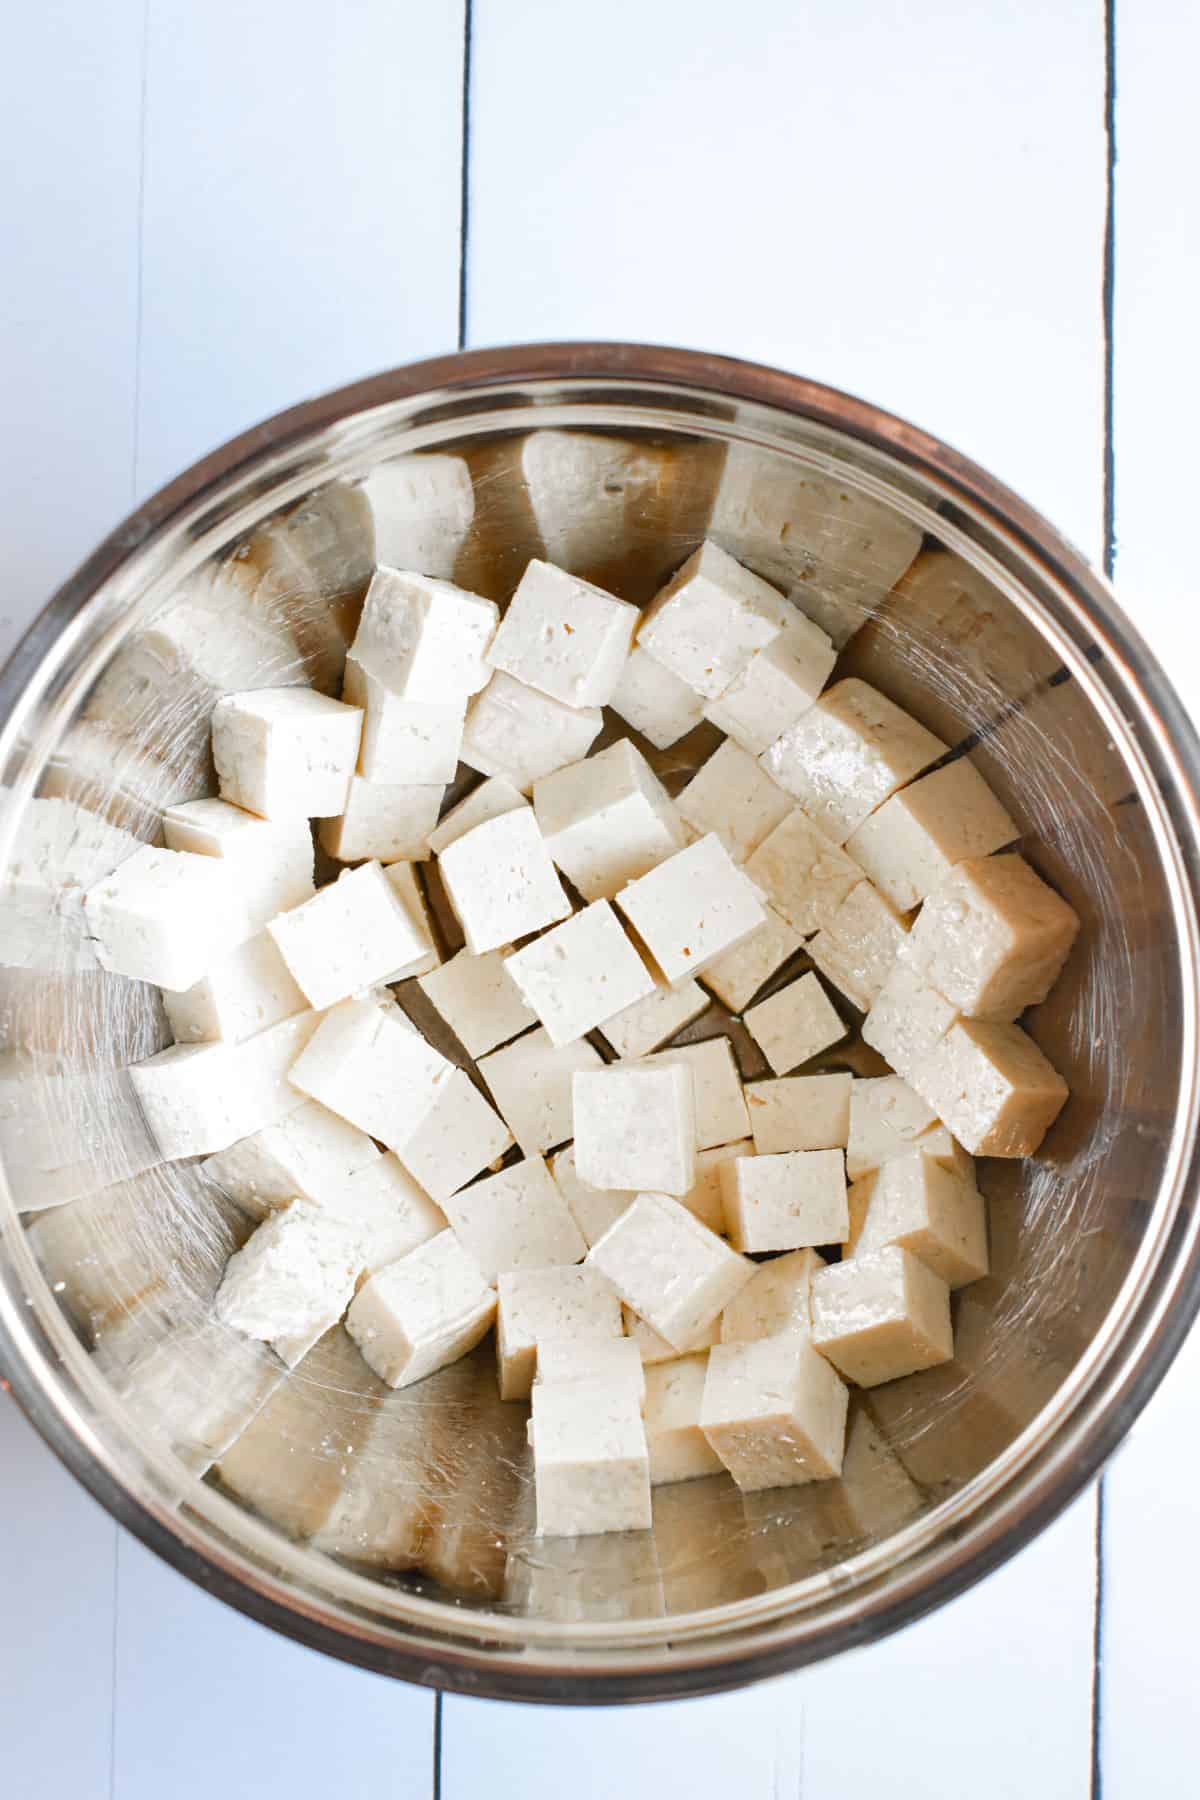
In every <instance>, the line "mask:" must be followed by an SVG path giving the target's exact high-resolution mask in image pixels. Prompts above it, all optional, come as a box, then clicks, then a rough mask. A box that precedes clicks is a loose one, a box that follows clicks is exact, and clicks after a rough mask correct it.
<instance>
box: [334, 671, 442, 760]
mask: <svg viewBox="0 0 1200 1800" xmlns="http://www.w3.org/2000/svg"><path fill="white" fill-rule="evenodd" d="M342 699H343V700H344V701H346V702H347V704H348V705H350V706H359V707H361V708H362V714H363V728H362V742H361V744H360V745H359V750H358V772H359V774H360V775H363V776H365V777H366V779H367V780H368V781H375V782H381V783H383V784H384V785H390V786H393V787H399V786H405V785H407V786H410V787H411V786H418V787H420V786H424V787H434V786H444V785H445V783H446V782H448V781H453V780H454V772H455V770H456V769H457V768H458V753H459V751H460V749H461V748H462V737H463V725H464V722H465V720H466V716H467V700H466V696H465V695H463V696H462V697H461V698H460V699H458V700H451V701H449V702H448V703H445V704H443V705H438V704H437V703H435V702H433V701H423V700H398V699H397V698H396V696H395V694H393V693H392V691H391V690H390V688H386V687H384V685H383V683H382V681H377V680H376V679H375V677H374V676H373V675H368V674H367V671H366V670H365V669H364V668H363V666H362V664H361V663H360V662H359V661H358V660H357V659H356V658H355V657H353V656H348V657H347V658H346V673H345V677H344V679H343V681H342Z"/></svg>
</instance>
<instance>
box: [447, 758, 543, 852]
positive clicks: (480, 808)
mask: <svg viewBox="0 0 1200 1800" xmlns="http://www.w3.org/2000/svg"><path fill="white" fill-rule="evenodd" d="M528 805H529V802H528V800H527V799H526V798H525V796H524V794H521V793H518V792H517V790H516V788H515V787H514V786H513V784H512V782H511V781H506V780H505V779H504V777H503V775H492V776H490V777H489V779H488V780H487V781H481V782H480V784H479V786H478V787H477V788H472V790H471V792H470V793H469V794H468V795H467V797H466V799H465V800H460V801H459V803H458V805H457V806H452V807H451V808H450V810H449V812H447V813H443V815H442V817H441V818H440V819H439V820H438V823H437V825H436V827H435V828H434V830H433V831H431V832H430V834H429V848H430V849H431V850H432V851H433V853H434V855H435V856H440V855H441V854H442V851H443V850H444V849H445V848H446V845H447V844H453V843H454V842H455V840H456V839H457V838H460V837H463V836H464V835H465V833H466V832H468V831H471V830H472V829H473V828H474V827H475V826H476V825H482V824H484V823H485V822H486V821H487V820H488V819H498V818H499V817H500V814H501V813H506V812H517V811H519V809H520V808H521V807H522V806H528Z"/></svg>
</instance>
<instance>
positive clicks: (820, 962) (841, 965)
mask: <svg viewBox="0 0 1200 1800" xmlns="http://www.w3.org/2000/svg"><path fill="white" fill-rule="evenodd" d="M907 935H908V933H907V928H906V926H905V923H904V921H903V919H902V918H901V917H900V915H899V913H898V912H896V910H895V908H894V907H893V906H891V905H890V904H889V902H888V901H887V900H885V899H884V897H883V895H882V894H881V893H880V892H879V890H878V888H875V887H872V885H871V883H870V882H869V881H860V882H859V884H858V886H857V887H856V888H852V889H851V890H850V892H849V893H848V894H847V895H846V898H845V899H844V900H843V901H842V904H841V905H840V906H839V907H838V909H837V911H836V912H835V913H834V915H833V917H832V918H831V919H830V921H829V923H828V924H827V925H824V926H822V928H821V930H820V931H818V932H817V934H816V936H815V937H811V938H810V939H809V940H808V954H809V955H810V956H811V957H812V959H813V961H814V962H815V963H816V965H817V967H818V969H820V971H821V973H822V975H824V976H825V978H826V980H827V981H830V982H832V984H833V986H834V987H836V988H837V990H838V992H839V993H841V994H844V995H845V996H846V998H847V1000H849V1002H850V1004H851V1006H856V1007H857V1008H858V1010H859V1012H867V1011H868V1010H869V1009H870V1007H871V1005H872V1004H873V1002H874V1001H875V999H876V997H877V995H878V994H879V991H880V989H881V988H882V987H883V984H884V982H885V981H886V980H887V978H888V975H889V974H890V973H891V970H892V968H893V966H894V965H895V962H896V958H897V957H898V956H899V955H900V952H901V950H902V949H903V946H904V943H905V941H906V938H907Z"/></svg>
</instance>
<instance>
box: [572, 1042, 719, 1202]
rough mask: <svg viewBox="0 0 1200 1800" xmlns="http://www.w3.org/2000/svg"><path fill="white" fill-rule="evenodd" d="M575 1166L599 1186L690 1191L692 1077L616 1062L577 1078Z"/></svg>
mask: <svg viewBox="0 0 1200 1800" xmlns="http://www.w3.org/2000/svg"><path fill="white" fill-rule="evenodd" d="M572 1103H573V1112H574V1121H575V1145H574V1149H575V1167H576V1171H577V1173H578V1174H579V1176H580V1177H581V1179H582V1180H584V1181H586V1182H588V1183H589V1184H590V1185H591V1186H592V1187H597V1188H629V1189H635V1190H636V1189H637V1188H639V1187H642V1186H645V1185H647V1184H648V1185H650V1186H652V1187H653V1188H654V1190H655V1191H656V1192H659V1193H664V1194H675V1195H680V1194H686V1193H687V1192H688V1191H689V1190H690V1188H691V1187H692V1184H693V1182H694V1181H695V1176H696V1107H695V1098H694V1092H693V1085H692V1077H691V1075H690V1073H689V1072H688V1070H687V1069H685V1068H681V1067H680V1066H679V1065H678V1064H671V1063H667V1064H663V1065H659V1066H656V1067H650V1066H648V1065H647V1063H646V1062H645V1061H643V1062H640V1063H637V1064H632V1065H631V1064H616V1063H614V1064H612V1065H611V1066H610V1067H608V1068H605V1069H591V1070H580V1071H579V1072H578V1073H577V1074H576V1075H575V1076H574V1077H573V1080H572Z"/></svg>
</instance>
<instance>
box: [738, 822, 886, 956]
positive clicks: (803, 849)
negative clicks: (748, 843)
mask: <svg viewBox="0 0 1200 1800" xmlns="http://www.w3.org/2000/svg"><path fill="white" fill-rule="evenodd" d="M746 873H747V875H748V876H749V877H750V879H751V881H753V882H754V884H755V886H756V887H757V888H759V889H760V891H761V892H762V893H764V894H765V895H766V897H767V899H768V900H769V901H770V902H771V905H772V906H773V907H774V909H775V911H776V912H777V913H778V914H779V916H780V917H781V918H782V919H786V921H787V923H788V924H789V925H790V926H791V927H792V929H793V930H794V931H797V932H799V934H800V936H801V937H811V936H812V934H813V932H814V931H819V930H820V929H821V927H822V926H823V925H828V924H829V921H830V920H831V919H832V918H833V916H834V914H835V913H836V912H837V909H838V907H839V906H840V905H841V904H842V901H843V900H844V899H845V898H846V896H847V894H849V893H850V892H851V891H852V889H854V888H856V887H857V886H858V884H859V882H860V881H861V880H862V878H863V872H862V870H861V869H860V868H859V866H858V864H857V863H856V862H855V861H854V859H853V857H851V856H849V855H848V854H847V853H846V852H845V851H844V850H839V849H838V847H837V845H836V844H835V843H833V842H832V841H831V840H830V839H829V838H827V837H826V836H825V834H824V833H823V832H822V831H819V830H818V828H817V827H816V826H815V825H814V824H813V822H812V820H811V819H809V818H808V817H807V815H806V814H805V813H803V812H801V811H800V809H799V807H796V808H794V809H793V810H792V811H791V812H789V813H788V814H787V816H786V818H784V819H783V820H782V821H781V822H780V823H779V824H778V825H776V827H775V829H774V830H773V831H771V832H769V833H768V834H767V836H766V837H765V838H763V840H762V842H761V843H760V844H759V845H758V848H757V849H756V850H753V851H752V852H751V854H750V855H749V856H748V857H747V859H746Z"/></svg>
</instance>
